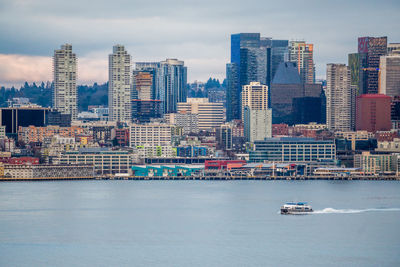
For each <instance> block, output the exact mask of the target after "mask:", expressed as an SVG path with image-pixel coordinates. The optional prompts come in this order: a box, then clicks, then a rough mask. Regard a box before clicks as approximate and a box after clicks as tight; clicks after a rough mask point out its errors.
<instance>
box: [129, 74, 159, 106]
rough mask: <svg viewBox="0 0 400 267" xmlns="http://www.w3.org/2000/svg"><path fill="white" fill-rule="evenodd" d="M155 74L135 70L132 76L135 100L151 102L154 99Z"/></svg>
mask: <svg viewBox="0 0 400 267" xmlns="http://www.w3.org/2000/svg"><path fill="white" fill-rule="evenodd" d="M153 82H154V72H153V71H151V70H149V71H138V70H134V71H133V75H132V86H133V96H132V98H133V99H140V100H150V99H154V98H153V91H154V90H153V86H154V83H153Z"/></svg>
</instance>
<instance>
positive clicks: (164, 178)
mask: <svg viewBox="0 0 400 267" xmlns="http://www.w3.org/2000/svg"><path fill="white" fill-rule="evenodd" d="M82 180H86V181H87V180H96V181H100V180H118V181H120V180H126V181H128V180H130V181H195V180H197V181H243V180H247V181H321V180H325V181H400V176H381V177H379V176H351V177H328V176H299V177H294V176H276V177H271V176H268V177H245V176H206V177H197V176H177V177H175V176H153V177H147V176H146V177H144V176H127V177H104V176H98V177H40V178H39V177H38V178H0V182H22V181H82Z"/></svg>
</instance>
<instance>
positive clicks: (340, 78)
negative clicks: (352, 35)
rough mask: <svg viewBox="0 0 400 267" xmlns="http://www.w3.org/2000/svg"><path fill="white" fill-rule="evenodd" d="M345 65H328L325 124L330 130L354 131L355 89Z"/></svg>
mask: <svg viewBox="0 0 400 267" xmlns="http://www.w3.org/2000/svg"><path fill="white" fill-rule="evenodd" d="M350 79H351V77H350V69H349V68H348V67H347V66H346V65H345V64H328V65H327V72H326V83H327V86H326V123H327V125H328V128H329V129H330V130H340V131H349V130H353V129H354V107H355V88H354V87H353V86H351V84H350Z"/></svg>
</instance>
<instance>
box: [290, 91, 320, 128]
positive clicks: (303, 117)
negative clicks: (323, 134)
mask: <svg viewBox="0 0 400 267" xmlns="http://www.w3.org/2000/svg"><path fill="white" fill-rule="evenodd" d="M325 109H326V107H325V105H324V103H323V102H322V98H321V97H299V98H293V105H292V110H293V116H292V122H293V123H294V124H307V123H310V122H316V123H325V120H326V117H325V114H326V113H325V112H326V111H325Z"/></svg>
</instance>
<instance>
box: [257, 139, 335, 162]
mask: <svg viewBox="0 0 400 267" xmlns="http://www.w3.org/2000/svg"><path fill="white" fill-rule="evenodd" d="M335 159H336V146H335V142H334V141H333V140H315V139H313V138H298V137H281V138H267V139H265V140H259V141H255V142H254V147H253V150H252V151H250V162H265V161H269V162H293V163H294V162H310V161H318V160H335Z"/></svg>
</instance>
